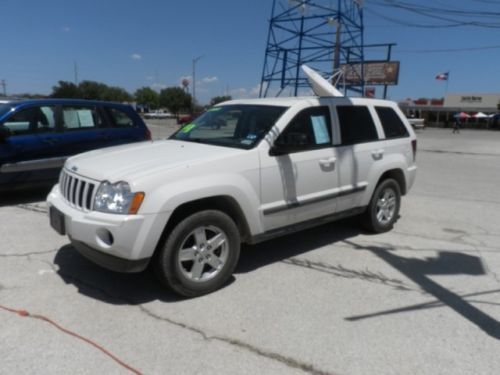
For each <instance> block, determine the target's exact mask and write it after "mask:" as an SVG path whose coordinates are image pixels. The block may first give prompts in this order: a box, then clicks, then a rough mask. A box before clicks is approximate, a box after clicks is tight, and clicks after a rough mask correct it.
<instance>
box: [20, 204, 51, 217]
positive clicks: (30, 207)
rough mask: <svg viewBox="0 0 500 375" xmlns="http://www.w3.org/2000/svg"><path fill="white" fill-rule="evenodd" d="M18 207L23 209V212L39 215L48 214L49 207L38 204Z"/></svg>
mask: <svg viewBox="0 0 500 375" xmlns="http://www.w3.org/2000/svg"><path fill="white" fill-rule="evenodd" d="M16 207H18V208H21V209H23V210H27V211H32V212H38V213H43V214H46V213H47V207H40V206H38V205H37V204H34V203H29V204H18V205H17V206H16Z"/></svg>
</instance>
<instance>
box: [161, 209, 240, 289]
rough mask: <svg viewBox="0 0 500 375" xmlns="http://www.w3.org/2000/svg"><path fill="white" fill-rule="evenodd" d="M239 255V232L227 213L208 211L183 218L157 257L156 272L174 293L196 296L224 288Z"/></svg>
mask: <svg viewBox="0 0 500 375" xmlns="http://www.w3.org/2000/svg"><path fill="white" fill-rule="evenodd" d="M239 255H240V235H239V231H238V228H237V227H236V224H235V223H234V221H233V220H232V219H231V218H230V217H229V216H228V215H226V214H225V213H223V212H221V211H216V210H206V211H200V212H197V213H194V214H192V215H190V216H188V217H187V218H185V219H183V220H182V221H180V222H179V223H178V224H177V225H176V226H175V227H174V229H173V230H172V231H171V232H170V234H169V235H168V237H167V240H166V241H165V244H164V246H163V247H162V248H161V250H160V252H159V254H158V256H157V258H156V264H155V266H156V267H155V268H156V274H157V276H158V278H159V279H160V281H161V282H162V283H163V284H165V285H166V286H168V287H169V288H170V289H172V290H173V291H174V292H176V293H178V294H180V295H183V296H186V297H197V296H201V295H203V294H207V293H210V292H213V291H215V290H217V289H219V288H220V287H222V286H223V285H224V284H225V283H226V282H227V281H228V279H229V278H230V277H231V275H232V274H233V271H234V269H235V267H236V264H237V263H238V259H239Z"/></svg>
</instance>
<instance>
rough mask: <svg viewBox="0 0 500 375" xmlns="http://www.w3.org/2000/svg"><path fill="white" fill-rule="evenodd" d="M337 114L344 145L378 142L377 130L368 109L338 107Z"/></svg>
mask: <svg viewBox="0 0 500 375" xmlns="http://www.w3.org/2000/svg"><path fill="white" fill-rule="evenodd" d="M337 114H338V117H339V124H340V134H341V137H342V144H343V145H352V144H356V143H365V142H372V141H376V140H378V134H377V129H376V128H375V123H374V122H373V119H372V116H371V114H370V111H369V110H368V107H365V106H338V107H337Z"/></svg>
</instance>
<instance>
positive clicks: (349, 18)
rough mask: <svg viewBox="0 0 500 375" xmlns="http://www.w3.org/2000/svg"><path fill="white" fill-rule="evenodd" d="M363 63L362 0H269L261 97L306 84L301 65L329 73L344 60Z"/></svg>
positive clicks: (294, 92)
mask: <svg viewBox="0 0 500 375" xmlns="http://www.w3.org/2000/svg"><path fill="white" fill-rule="evenodd" d="M363 62H364V54H363V0H273V7H272V15H271V20H270V22H269V33H268V38H267V47H266V55H265V58H264V67H263V70H262V80H261V88H260V94H259V95H260V96H261V97H263V96H268V95H271V96H279V95H280V94H281V93H282V92H283V91H284V90H286V89H290V94H291V95H293V96H297V94H298V92H299V88H300V87H309V85H308V83H307V80H306V78H305V77H304V76H303V75H302V72H301V69H300V66H301V65H302V64H308V65H309V66H311V67H312V68H314V69H316V70H318V71H320V72H322V73H323V74H325V75H328V76H332V75H333V73H334V72H335V71H337V69H339V67H340V66H341V65H342V64H347V63H361V64H362V63H363ZM361 74H363V72H361ZM362 78H363V77H361V81H364V80H363V79H362ZM363 86H364V85H360V86H346V89H347V90H351V91H355V92H358V93H359V92H363V89H364V87H363Z"/></svg>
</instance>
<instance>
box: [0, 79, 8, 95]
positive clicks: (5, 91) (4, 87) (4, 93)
mask: <svg viewBox="0 0 500 375" xmlns="http://www.w3.org/2000/svg"><path fill="white" fill-rule="evenodd" d="M0 85H2V89H3V90H2V92H3V96H7V89H6V87H7V83H6V82H5V79H2V83H0Z"/></svg>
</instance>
